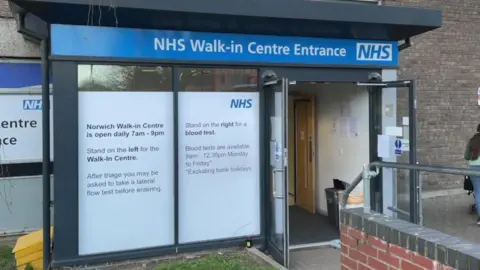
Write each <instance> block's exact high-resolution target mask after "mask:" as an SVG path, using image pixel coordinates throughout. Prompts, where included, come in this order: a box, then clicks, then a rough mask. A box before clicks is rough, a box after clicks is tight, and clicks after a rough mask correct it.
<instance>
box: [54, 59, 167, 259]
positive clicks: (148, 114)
mask: <svg viewBox="0 0 480 270" xmlns="http://www.w3.org/2000/svg"><path fill="white" fill-rule="evenodd" d="M171 75H172V70H171V68H169V67H141V66H112V65H109V66H107V65H80V66H78V90H79V92H78V174H79V176H78V185H79V186H78V188H79V191H78V192H79V194H78V197H79V232H78V233H79V247H78V248H79V254H80V255H86V254H97V253H105V252H115V251H123V250H133V249H141V248H149V247H157V246H165V245H172V244H174V231H175V230H174V171H173V169H174V162H173V157H174V152H173V150H174V148H173V144H174V140H173V139H174V138H173V134H174V132H173V131H174V130H173V128H174V124H173V92H172V78H171ZM60 91H61V89H60Z"/></svg>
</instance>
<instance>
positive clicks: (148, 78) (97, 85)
mask: <svg viewBox="0 0 480 270" xmlns="http://www.w3.org/2000/svg"><path fill="white" fill-rule="evenodd" d="M78 90H79V91H157V92H158V91H172V90H173V87H172V69H171V68H169V67H161V66H152V67H150V66H111V65H79V66H78Z"/></svg>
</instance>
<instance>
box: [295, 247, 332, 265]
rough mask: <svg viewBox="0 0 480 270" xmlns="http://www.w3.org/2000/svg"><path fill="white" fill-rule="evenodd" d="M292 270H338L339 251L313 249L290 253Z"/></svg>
mask: <svg viewBox="0 0 480 270" xmlns="http://www.w3.org/2000/svg"><path fill="white" fill-rule="evenodd" d="M290 269H292V270H340V250H338V249H333V248H315V249H304V250H295V251H291V252H290Z"/></svg>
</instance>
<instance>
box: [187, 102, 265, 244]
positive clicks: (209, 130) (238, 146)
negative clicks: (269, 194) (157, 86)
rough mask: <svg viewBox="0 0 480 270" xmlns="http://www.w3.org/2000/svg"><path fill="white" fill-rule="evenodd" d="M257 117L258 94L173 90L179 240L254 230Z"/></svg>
mask: <svg viewBox="0 0 480 270" xmlns="http://www.w3.org/2000/svg"><path fill="white" fill-rule="evenodd" d="M258 121H259V94H258V93H239V92H236V93H231V92H230V93H227V92H223V93H205V92H203V93H192V92H188V93H179V159H180V160H179V192H180V194H179V202H180V203H179V223H180V224H179V226H180V227H179V233H180V242H181V243H186V242H196V241H205V240H214V239H224V238H231V237H241V236H247V235H256V234H259V233H260V179H259V122H258Z"/></svg>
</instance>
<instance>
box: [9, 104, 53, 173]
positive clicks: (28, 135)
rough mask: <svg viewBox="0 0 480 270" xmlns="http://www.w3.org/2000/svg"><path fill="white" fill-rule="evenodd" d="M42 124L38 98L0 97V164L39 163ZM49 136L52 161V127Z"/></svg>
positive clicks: (40, 159) (40, 106) (40, 157)
mask: <svg viewBox="0 0 480 270" xmlns="http://www.w3.org/2000/svg"><path fill="white" fill-rule="evenodd" d="M50 104H52V102H51V100H50ZM50 109H51V110H50V122H52V111H53V110H52V106H50ZM42 123H43V121H42V97H41V95H7V94H2V95H0V164H6V163H27V162H40V161H42ZM50 134H52V136H51V137H50V138H51V139H50V142H51V143H50V153H51V159H52V160H53V158H52V157H53V143H52V141H53V140H52V138H53V124H50Z"/></svg>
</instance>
